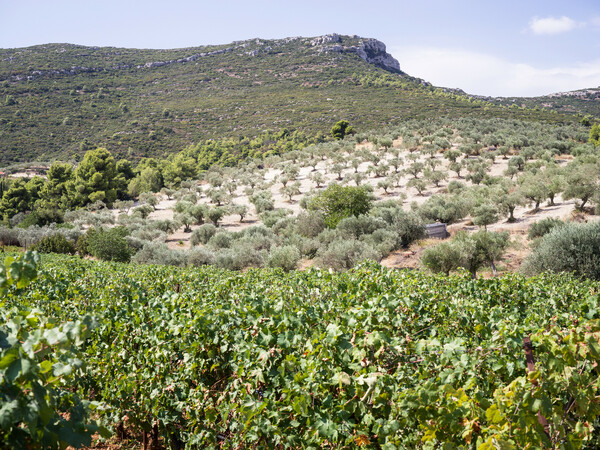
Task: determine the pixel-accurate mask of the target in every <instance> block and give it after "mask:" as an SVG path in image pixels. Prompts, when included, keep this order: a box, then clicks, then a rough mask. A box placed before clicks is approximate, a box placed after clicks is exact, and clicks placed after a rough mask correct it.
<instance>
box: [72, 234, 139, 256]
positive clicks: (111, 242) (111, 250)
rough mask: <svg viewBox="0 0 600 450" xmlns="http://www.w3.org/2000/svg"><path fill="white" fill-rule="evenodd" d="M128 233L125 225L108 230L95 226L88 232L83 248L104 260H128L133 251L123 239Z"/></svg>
mask: <svg viewBox="0 0 600 450" xmlns="http://www.w3.org/2000/svg"><path fill="white" fill-rule="evenodd" d="M128 234H129V231H128V230H127V228H125V227H115V228H111V229H108V230H105V229H103V228H97V229H95V230H93V232H91V233H89V235H88V237H87V240H86V242H85V247H86V248H85V250H87V252H89V254H90V255H92V256H94V257H96V258H98V259H102V260H105V261H118V262H128V261H129V260H130V259H131V255H132V253H133V251H132V249H131V248H130V247H129V244H128V243H127V240H126V239H125V236H127V235H128ZM78 248H79V247H78Z"/></svg>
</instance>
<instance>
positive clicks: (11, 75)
mask: <svg viewBox="0 0 600 450" xmlns="http://www.w3.org/2000/svg"><path fill="white" fill-rule="evenodd" d="M293 44H296V45H293ZM298 44H300V45H301V46H303V47H306V46H310V47H311V48H312V50H313V51H315V52H316V53H319V54H321V53H325V54H328V53H346V54H355V55H357V56H358V57H359V58H360V59H362V60H363V61H365V62H367V63H369V64H372V65H374V66H377V67H380V68H382V69H385V70H387V71H390V72H394V73H401V70H400V63H399V62H398V61H397V60H396V59H395V58H394V57H393V56H392V55H390V54H389V53H387V52H386V47H385V44H384V43H383V42H381V41H378V40H377V39H372V38H362V37H360V36H351V37H350V36H341V35H339V34H336V33H333V34H327V35H323V36H318V37H312V38H303V37H295V38H286V39H276V40H265V39H260V38H257V39H250V40H246V41H236V42H234V43H232V44H229V45H222V46H217V47H216V48H213V49H209V48H207V47H196V48H190V49H176V50H173V51H168V50H167V51H164V50H139V52H140V53H141V54H142V55H146V54H147V55H148V57H155V56H161V54H162V53H163V52H167V54H172V52H177V53H178V54H182V56H179V57H177V58H173V59H160V60H157V59H154V58H149V59H146V60H145V61H143V60H142V61H140V60H139V56H141V55H133V54H132V50H133V49H112V50H116V51H111V52H108V54H107V53H105V52H102V49H101V48H99V47H83V46H78V45H71V44H48V45H40V46H34V47H28V48H24V49H14V50H8V52H11V54H10V55H7V56H4V57H3V58H2V59H1V60H0V81H2V80H7V79H8V80H14V81H21V80H34V79H36V78H39V77H46V76H56V75H77V74H80V73H96V72H108V71H119V70H130V69H151V68H156V67H163V66H168V65H173V64H185V63H192V62H195V61H197V60H199V59H201V58H207V57H211V56H217V55H223V54H226V53H235V54H237V55H238V56H252V57H257V56H261V55H263V56H264V55H268V54H276V53H281V52H285V51H286V50H287V51H289V50H292V51H293V50H295V49H296V47H297V45H298ZM77 50H80V51H77ZM44 52H51V53H54V54H55V55H53V56H54V58H52V64H53V65H54V66H55V67H52V68H50V69H42V68H34V69H33V70H31V65H30V64H25V63H26V62H27V61H29V60H30V59H31V57H32V56H34V55H37V54H39V53H44ZM107 56H110V57H113V58H114V57H117V58H118V59H119V60H121V59H123V57H124V58H125V59H127V57H128V56H131V57H130V58H129V61H128V62H119V63H118V64H113V65H110V64H106V63H107V62H108V61H110V59H112V58H106V57H107ZM82 62H85V64H82ZM70 63H75V64H70ZM7 69H8V70H7Z"/></svg>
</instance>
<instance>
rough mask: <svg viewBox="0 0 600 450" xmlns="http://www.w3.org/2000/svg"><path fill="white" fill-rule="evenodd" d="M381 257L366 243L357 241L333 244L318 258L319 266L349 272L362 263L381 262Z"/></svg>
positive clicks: (335, 242) (340, 241) (339, 241)
mask: <svg viewBox="0 0 600 450" xmlns="http://www.w3.org/2000/svg"><path fill="white" fill-rule="evenodd" d="M380 258H381V255H380V254H379V253H378V252H377V251H376V250H375V249H373V248H372V247H371V246H370V245H368V244H366V243H365V242H361V241H357V240H355V239H349V240H338V241H334V242H332V243H331V244H330V245H329V246H328V247H327V248H326V249H325V250H324V251H322V253H321V254H320V255H319V257H318V261H317V265H318V266H320V267H326V268H332V269H334V270H348V269H351V268H352V267H354V266H355V265H356V264H358V263H359V262H361V261H365V260H372V261H379V259H380Z"/></svg>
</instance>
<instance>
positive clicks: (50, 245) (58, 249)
mask: <svg viewBox="0 0 600 450" xmlns="http://www.w3.org/2000/svg"><path fill="white" fill-rule="evenodd" d="M32 250H36V251H38V252H40V253H66V254H70V255H74V254H75V245H74V244H73V242H71V241H70V240H69V239H67V238H66V237H65V236H64V235H63V234H61V233H54V234H52V235H49V236H45V237H43V238H42V239H40V240H39V241H38V243H37V244H35V245H34V246H33V247H32Z"/></svg>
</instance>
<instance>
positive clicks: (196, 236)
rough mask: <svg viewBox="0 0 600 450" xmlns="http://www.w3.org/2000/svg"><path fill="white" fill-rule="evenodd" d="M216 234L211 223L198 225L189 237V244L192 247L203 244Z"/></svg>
mask: <svg viewBox="0 0 600 450" xmlns="http://www.w3.org/2000/svg"><path fill="white" fill-rule="evenodd" d="M216 232H217V228H216V227H215V226H214V225H213V224H212V223H205V224H204V225H200V226H199V227H198V228H196V229H195V230H194V231H193V232H192V236H191V237H190V242H191V244H192V246H196V245H198V244H205V245H206V243H207V242H208V241H209V240H210V238H212V237H213V236H214V235H215V233H216Z"/></svg>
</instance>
